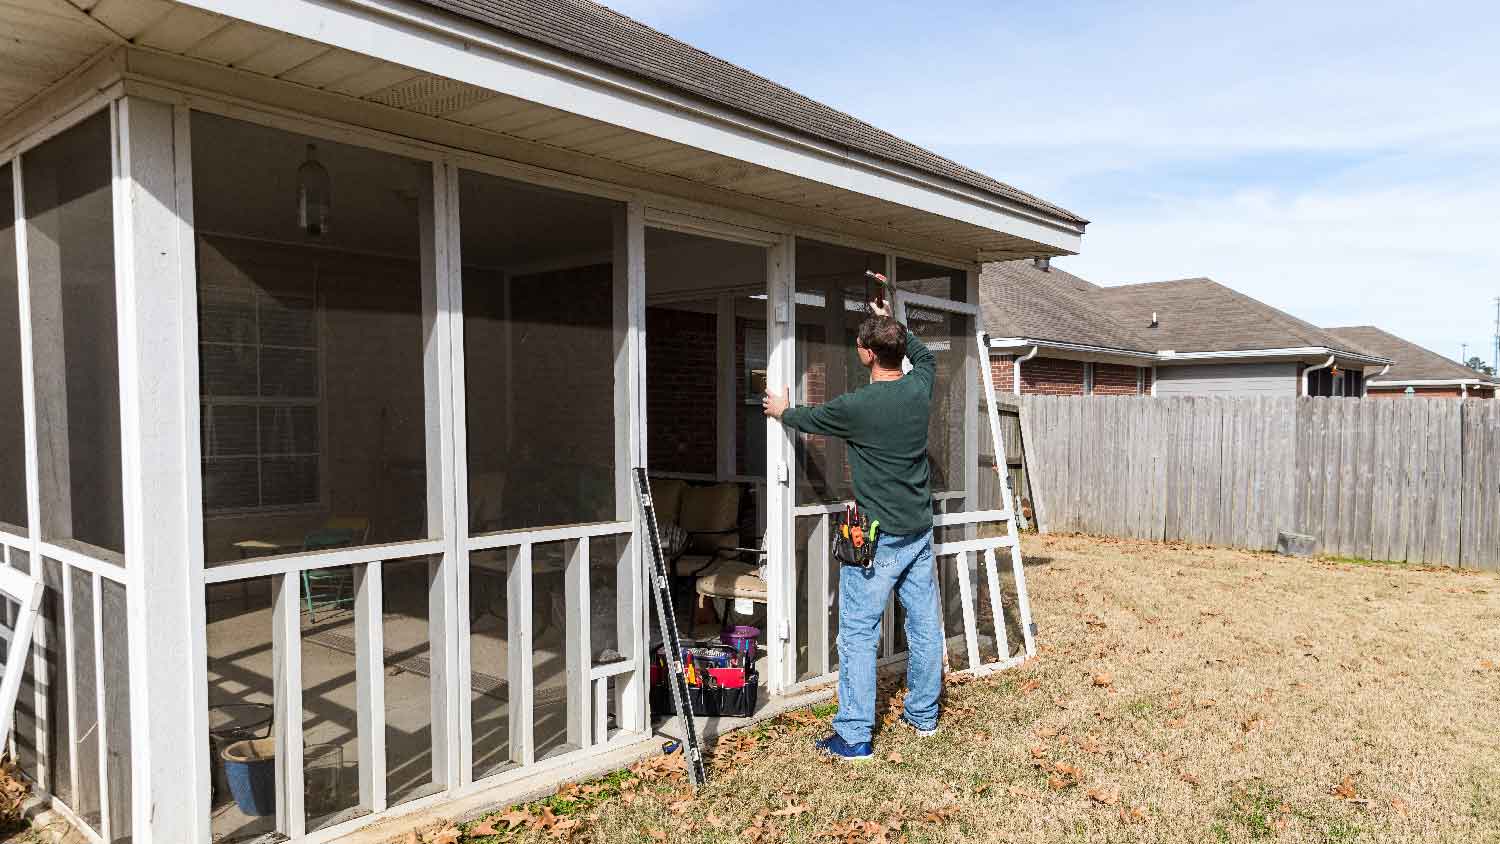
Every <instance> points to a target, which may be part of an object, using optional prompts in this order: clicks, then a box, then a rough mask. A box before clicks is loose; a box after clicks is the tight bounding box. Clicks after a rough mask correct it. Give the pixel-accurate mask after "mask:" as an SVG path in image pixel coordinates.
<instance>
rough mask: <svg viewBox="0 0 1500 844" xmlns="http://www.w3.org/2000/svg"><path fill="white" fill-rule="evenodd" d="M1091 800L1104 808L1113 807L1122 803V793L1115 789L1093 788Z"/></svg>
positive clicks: (1090, 794) (1090, 795)
mask: <svg viewBox="0 0 1500 844" xmlns="http://www.w3.org/2000/svg"><path fill="white" fill-rule="evenodd" d="M1089 799H1090V800H1092V801H1094V802H1095V803H1098V804H1100V805H1104V806H1113V805H1115V804H1116V803H1118V802H1120V792H1119V791H1118V790H1116V789H1113V788H1091V789H1089Z"/></svg>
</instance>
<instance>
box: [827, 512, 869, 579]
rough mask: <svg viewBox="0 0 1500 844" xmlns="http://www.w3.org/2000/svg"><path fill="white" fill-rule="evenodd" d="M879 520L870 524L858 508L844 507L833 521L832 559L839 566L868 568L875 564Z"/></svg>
mask: <svg viewBox="0 0 1500 844" xmlns="http://www.w3.org/2000/svg"><path fill="white" fill-rule="evenodd" d="M879 531H880V520H879V519H876V520H875V521H874V522H871V521H870V520H869V518H867V517H866V516H865V514H864V513H861V512H860V510H859V507H858V506H850V507H845V508H844V512H843V514H841V515H837V516H835V517H834V519H833V558H834V559H835V560H838V562H839V565H844V566H859V567H860V568H869V567H870V566H872V565H874V563H875V541H876V538H877V535H878V534H879Z"/></svg>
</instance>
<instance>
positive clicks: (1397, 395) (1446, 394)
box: [1367, 387, 1495, 399]
mask: <svg viewBox="0 0 1500 844" xmlns="http://www.w3.org/2000/svg"><path fill="white" fill-rule="evenodd" d="M1416 391H1417V394H1416V396H1415V398H1423V399H1440V398H1445V399H1456V398H1459V397H1460V396H1461V395H1462V391H1461V390H1459V388H1457V387H1417V388H1416ZM1367 395H1368V396H1369V397H1370V398H1372V399H1404V398H1406V388H1405V387H1399V388H1396V389H1389V388H1388V389H1384V390H1381V389H1377V388H1375V387H1371V388H1370V391H1369V393H1367ZM1494 397H1495V394H1494V391H1493V390H1474V389H1471V390H1469V398H1471V399H1490V398H1494Z"/></svg>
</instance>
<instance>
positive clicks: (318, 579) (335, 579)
mask: <svg viewBox="0 0 1500 844" xmlns="http://www.w3.org/2000/svg"><path fill="white" fill-rule="evenodd" d="M369 537H370V520H369V519H368V518H366V517H364V516H335V517H334V518H331V519H329V520H328V521H327V522H325V523H324V524H323V526H322V527H320V528H318V529H316V530H313V531H311V532H309V533H308V534H307V536H305V537H304V538H303V540H302V550H304V551H327V550H329V549H332V548H348V547H351V546H354V545H363V544H365V543H366V542H367V541H368V540H369ZM302 594H303V601H304V602H305V603H306V604H307V617H308V621H309V622H311V623H313V624H317V623H318V612H319V610H327V609H332V610H338V609H340V608H343V607H352V606H354V570H353V569H351V568H350V567H348V566H337V567H335V568H327V569H304V570H303V572H302Z"/></svg>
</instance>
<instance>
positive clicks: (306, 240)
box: [192, 113, 439, 564]
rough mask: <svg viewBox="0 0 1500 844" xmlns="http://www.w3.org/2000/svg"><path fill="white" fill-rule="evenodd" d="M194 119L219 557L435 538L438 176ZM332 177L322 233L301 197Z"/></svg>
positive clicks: (211, 539)
mask: <svg viewBox="0 0 1500 844" xmlns="http://www.w3.org/2000/svg"><path fill="white" fill-rule="evenodd" d="M192 120H193V125H192V135H193V174H194V190H193V196H194V213H195V215H196V221H195V222H196V226H197V232H198V244H197V246H198V249H197V255H198V291H199V303H200V313H199V326H200V340H201V346H200V353H201V358H200V360H201V367H202V379H201V382H202V391H203V401H204V405H203V417H204V457H205V461H204V464H203V490H204V509H205V516H206V519H205V522H204V529H203V535H204V550H205V558H206V559H207V561H208V562H209V563H210V564H213V563H222V562H228V561H233V560H238V559H241V558H242V557H245V556H252V555H260V554H286V553H294V552H300V551H302V550H303V549H304V548H328V547H347V546H358V545H366V544H373V543H386V542H400V541H407V540H413V539H422V538H426V537H428V536H429V535H432V532H434V531H436V530H438V529H439V526H438V525H435V524H434V525H429V524H428V523H427V516H428V512H429V503H428V502H429V499H428V488H427V480H428V466H427V459H428V453H429V450H428V447H427V440H426V432H427V424H426V411H425V408H426V405H427V386H426V384H425V372H424V358H425V354H424V349H425V344H426V332H425V328H424V326H425V320H424V317H423V308H422V289H423V287H422V284H423V281H422V279H423V261H422V254H423V246H422V233H423V231H424V227H425V230H426V231H427V232H428V233H429V234H431V233H432V232H433V222H432V218H431V214H430V208H431V192H432V170H431V165H429V164H427V163H425V162H419V161H413V160H410V159H406V158H401V157H398V156H394V155H388V154H386V153H380V152H375V151H372V150H368V149H363V148H359V147H353V146H346V145H344V144H338V143H331V142H327V141H322V140H319V139H315V138H310V137H306V136H302V135H297V134H293V133H290V132H283V131H280V130H276V129H269V128H266V127H262V126H256V125H253V124H249V123H244V122H240V121H236V120H230V119H227V118H223V117H216V116H212V115H207V114H201V113H195V114H194V115H193V118H192ZM319 168H321V169H322V171H323V172H324V173H326V176H327V184H328V196H329V201H328V203H327V206H326V213H322V212H319V213H316V214H313V216H314V217H315V218H316V219H319V220H321V221H322V223H323V224H322V225H321V226H320V227H319V228H318V229H316V231H310V230H307V229H304V228H303V227H302V220H303V219H304V217H305V216H306V215H305V214H304V212H305V211H307V209H305V208H304V207H303V206H302V205H301V204H300V201H301V200H300V197H301V195H302V194H301V193H300V192H299V187H301V186H305V185H309V184H312V183H313V182H316V181H317V180H316V179H313V178H312V177H310V176H309V175H308V173H309V172H311V171H315V170H317V169H319ZM310 179H311V181H309V180H310ZM309 207H310V208H312V210H313V211H316V210H317V206H316V205H314V206H309ZM308 213H311V211H308ZM424 221H425V222H424ZM230 458H232V459H230Z"/></svg>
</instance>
